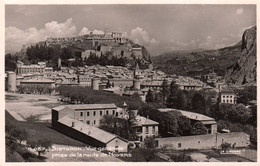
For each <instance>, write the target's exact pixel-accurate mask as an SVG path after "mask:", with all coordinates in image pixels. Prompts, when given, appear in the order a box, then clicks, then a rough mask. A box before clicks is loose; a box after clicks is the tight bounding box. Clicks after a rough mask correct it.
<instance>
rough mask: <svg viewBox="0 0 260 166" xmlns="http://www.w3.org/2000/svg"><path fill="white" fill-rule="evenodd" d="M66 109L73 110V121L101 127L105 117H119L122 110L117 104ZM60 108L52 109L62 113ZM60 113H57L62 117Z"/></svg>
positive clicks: (72, 106)
mask: <svg viewBox="0 0 260 166" xmlns="http://www.w3.org/2000/svg"><path fill="white" fill-rule="evenodd" d="M64 107H66V108H70V109H72V110H73V113H72V115H73V119H75V120H78V121H81V122H83V123H85V124H88V125H93V126H99V124H100V120H101V119H102V118H103V116H104V115H114V116H117V117H119V116H120V115H121V112H122V111H121V110H120V108H118V107H117V106H116V105H115V104H80V105H65V106H64ZM59 109H60V107H55V108H53V109H52V111H53V112H60V113H61V114H62V111H59ZM60 113H56V114H58V115H60Z"/></svg>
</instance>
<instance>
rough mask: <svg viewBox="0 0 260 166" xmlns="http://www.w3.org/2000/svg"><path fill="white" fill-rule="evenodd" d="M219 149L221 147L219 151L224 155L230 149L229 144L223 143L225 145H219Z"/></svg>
mask: <svg viewBox="0 0 260 166" xmlns="http://www.w3.org/2000/svg"><path fill="white" fill-rule="evenodd" d="M220 147H221V149H222V150H223V151H224V152H225V153H226V152H227V151H228V150H229V149H230V148H231V144H230V143H227V142H225V143H222V144H221V145H220Z"/></svg>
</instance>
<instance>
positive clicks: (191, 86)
mask: <svg viewBox="0 0 260 166" xmlns="http://www.w3.org/2000/svg"><path fill="white" fill-rule="evenodd" d="M178 86H179V88H180V89H181V90H202V87H203V86H202V85H201V84H196V83H180V84H178Z"/></svg>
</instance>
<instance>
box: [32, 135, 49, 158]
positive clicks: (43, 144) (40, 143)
mask: <svg viewBox="0 0 260 166" xmlns="http://www.w3.org/2000/svg"><path fill="white" fill-rule="evenodd" d="M28 144H29V146H30V147H31V148H32V149H34V150H36V151H37V153H38V156H41V155H42V154H45V153H46V152H48V150H49V149H51V147H52V143H51V141H50V140H47V139H39V140H37V141H34V140H33V141H29V142H28Z"/></svg>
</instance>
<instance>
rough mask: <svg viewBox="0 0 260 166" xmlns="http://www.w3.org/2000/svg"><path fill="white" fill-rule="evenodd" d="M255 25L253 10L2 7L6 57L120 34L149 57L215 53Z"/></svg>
mask: <svg viewBox="0 0 260 166" xmlns="http://www.w3.org/2000/svg"><path fill="white" fill-rule="evenodd" d="M254 25H256V6H255V5H194V4H193V5H191V4H190V5H176V4H167V5H159V4H156V5H147V4H146V5H140V4H139V5H115V4H114V5H6V6H5V49H6V53H8V52H10V53H14V52H16V51H19V50H21V48H22V45H23V44H28V43H36V42H39V41H43V40H45V39H46V38H47V37H50V36H51V37H71V36H77V35H83V34H88V33H90V31H93V32H94V33H97V34H98V33H101V34H102V33H103V32H104V30H107V31H110V32H112V31H120V32H122V33H124V35H125V36H126V37H128V38H130V39H132V40H133V41H134V42H136V43H138V44H141V45H143V46H145V47H146V48H147V49H148V51H149V53H150V54H151V55H152V56H156V55H159V54H161V53H163V52H168V51H175V50H196V49H217V48H223V47H225V46H231V45H234V44H236V43H238V42H239V41H240V40H241V39H242V34H243V32H244V30H245V29H247V28H249V27H251V26H254Z"/></svg>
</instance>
